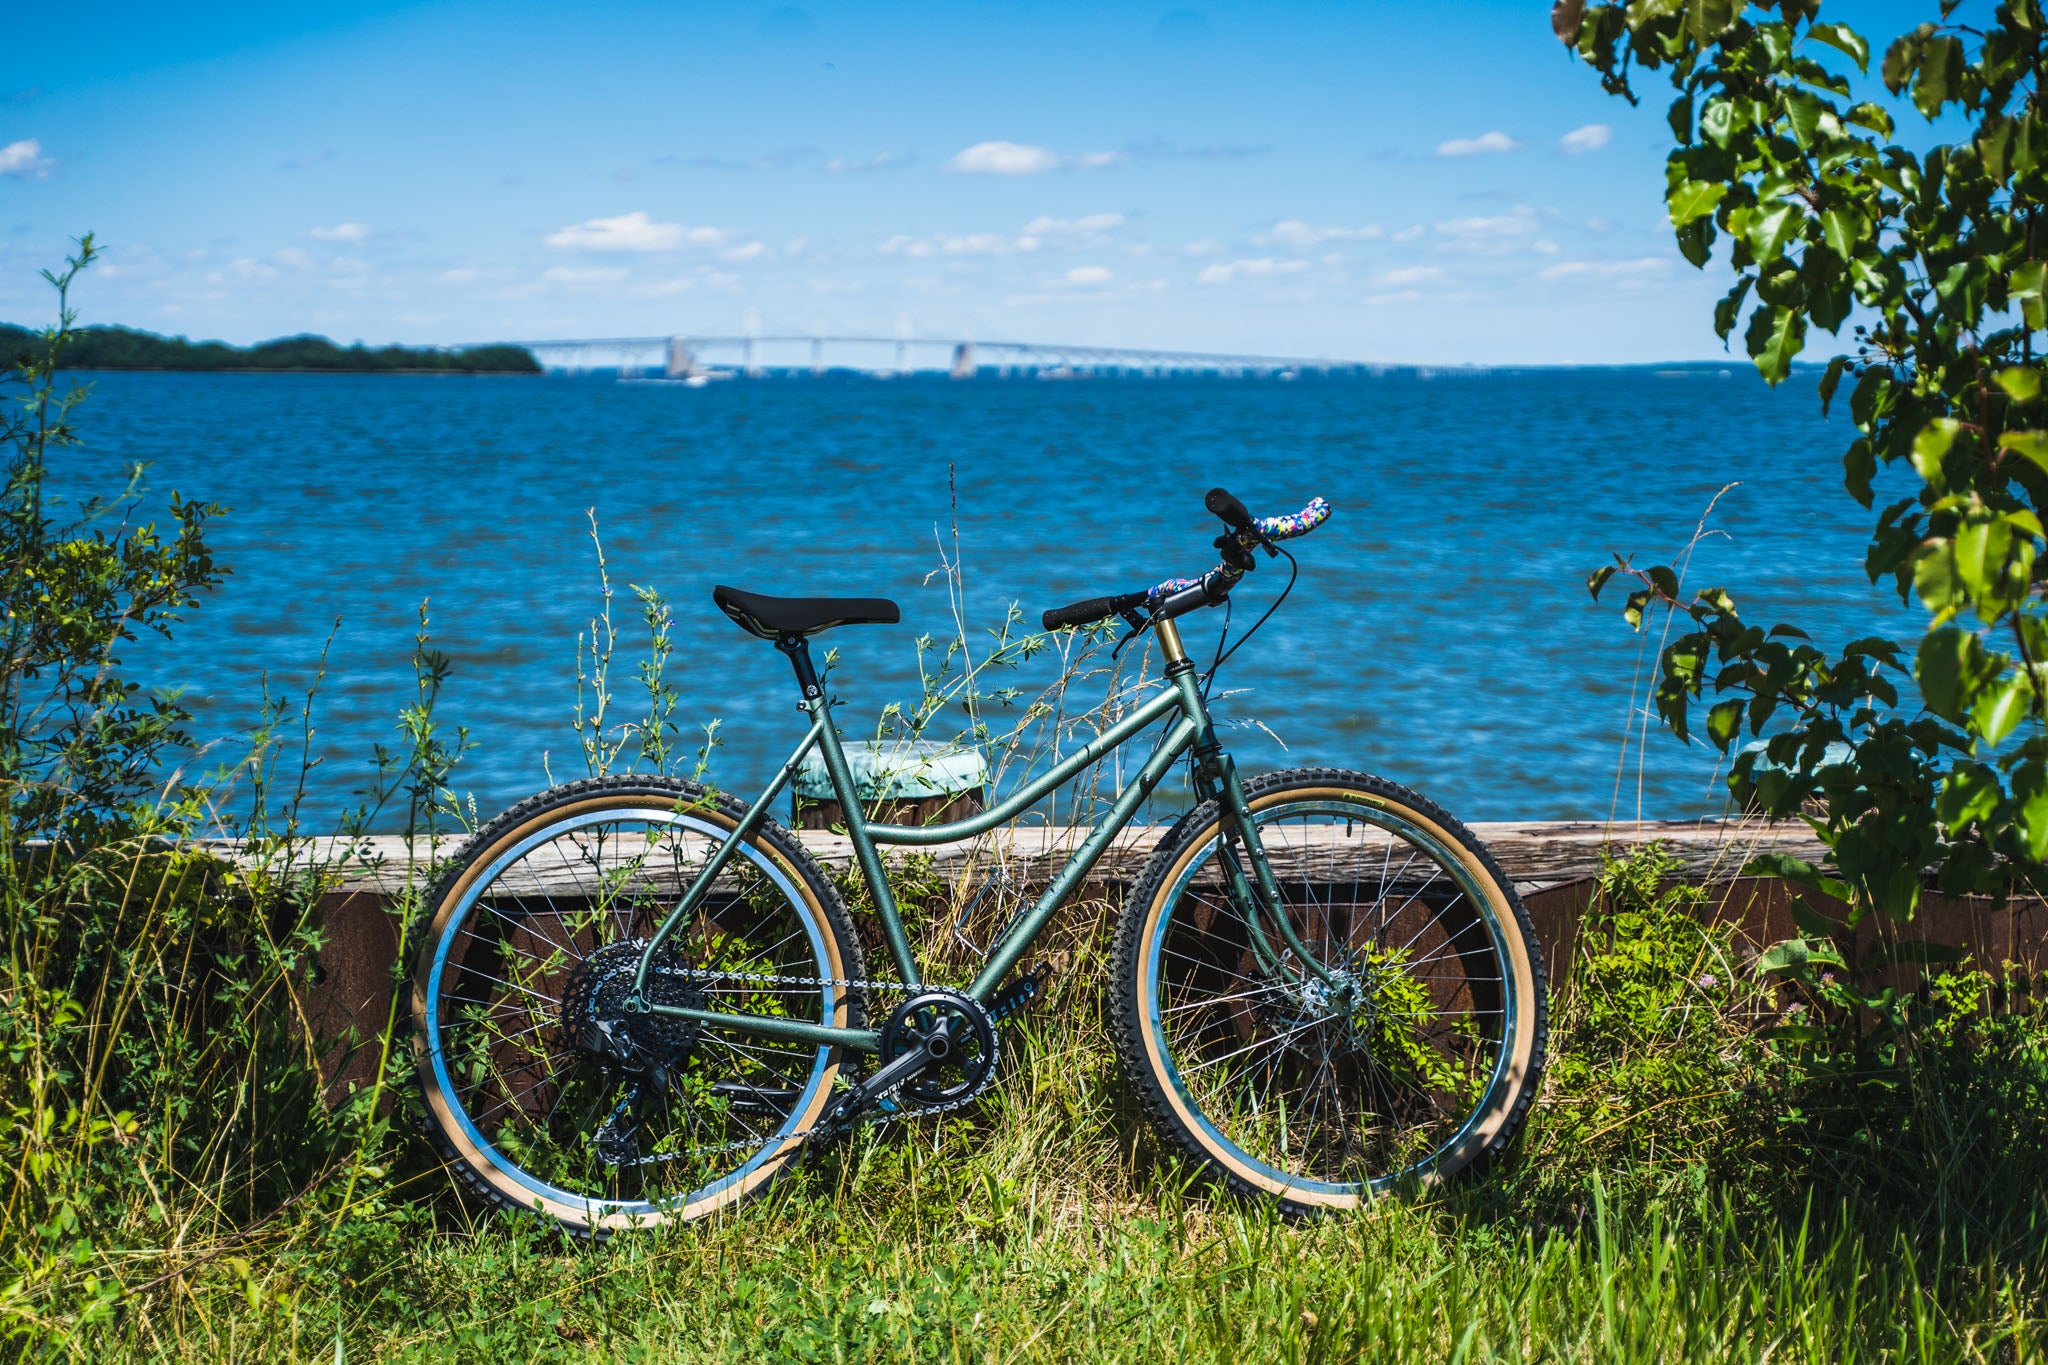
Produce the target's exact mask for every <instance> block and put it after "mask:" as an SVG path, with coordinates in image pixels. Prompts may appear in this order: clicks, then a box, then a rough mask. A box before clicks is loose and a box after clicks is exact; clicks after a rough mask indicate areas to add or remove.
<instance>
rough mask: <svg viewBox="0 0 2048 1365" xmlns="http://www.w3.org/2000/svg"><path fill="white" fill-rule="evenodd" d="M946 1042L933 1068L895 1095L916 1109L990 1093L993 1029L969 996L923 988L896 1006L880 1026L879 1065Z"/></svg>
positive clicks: (884, 1064)
mask: <svg viewBox="0 0 2048 1365" xmlns="http://www.w3.org/2000/svg"><path fill="white" fill-rule="evenodd" d="M942 1033H943V1035H944V1043H943V1046H942V1048H941V1049H940V1050H938V1051H937V1052H936V1053H935V1055H934V1057H933V1060H932V1064H931V1065H930V1066H929V1067H927V1068H926V1069H925V1070H924V1071H922V1072H920V1073H919V1074H918V1075H916V1076H913V1077H911V1078H910V1079H909V1080H907V1081H905V1082H904V1083H903V1084H902V1085H901V1086H900V1087H898V1089H897V1092H896V1093H897V1094H898V1095H900V1096H901V1097H902V1098H903V1099H904V1100H906V1101H908V1102H909V1103H910V1104H912V1105H916V1106H918V1107H920V1108H928V1107H935V1106H947V1107H950V1106H953V1105H958V1104H964V1103H966V1102H967V1101H968V1100H971V1099H973V1098H974V1097H975V1096H977V1095H979V1094H980V1093H981V1092H982V1091H983V1090H985V1089H987V1088H988V1085H989V1082H990V1081H992V1080H993V1079H995V1074H996V1027H995V1022H994V1020H993V1019H991V1018H990V1016H989V1012H988V1011H987V1010H986V1009H984V1008H983V1007H982V1006H981V1004H980V1002H979V1001H977V1000H975V999H974V998H973V997H972V996H969V995H966V994H963V993H962V992H960V991H954V990H947V989H945V988H943V987H937V986H927V987H925V988H923V989H922V990H920V991H918V992H917V993H916V994H915V995H912V996H911V997H910V999H908V1000H906V1001H904V1002H903V1003H902V1004H901V1005H898V1006H897V1007H896V1009H895V1011H894V1012H893V1013H891V1014H890V1016H889V1022H888V1023H886V1024H884V1025H883V1026H882V1050H881V1056H880V1058H879V1064H880V1065H882V1066H887V1065H888V1064H889V1063H890V1062H893V1061H895V1060H896V1059H897V1058H898V1057H901V1056H902V1055H903V1054H904V1053H906V1052H909V1051H911V1050H912V1049H914V1048H916V1049H930V1048H932V1045H933V1039H934V1038H935V1036H937V1035H939V1034H942Z"/></svg>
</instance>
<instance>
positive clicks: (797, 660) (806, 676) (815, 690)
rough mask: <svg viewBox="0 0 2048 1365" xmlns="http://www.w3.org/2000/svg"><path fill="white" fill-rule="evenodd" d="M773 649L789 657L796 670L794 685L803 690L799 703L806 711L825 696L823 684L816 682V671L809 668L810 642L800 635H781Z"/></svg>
mask: <svg viewBox="0 0 2048 1365" xmlns="http://www.w3.org/2000/svg"><path fill="white" fill-rule="evenodd" d="M775 647H776V648H777V649H779V650H781V651H782V652H783V653H784V654H786V655H788V656H789V662H790V665H791V666H792V667H794V668H795V669H796V685H797V686H798V687H800V688H802V689H803V693H804V699H803V701H802V703H801V705H802V706H803V708H804V709H805V710H806V711H808V710H810V709H811V707H812V706H813V705H814V704H815V703H816V702H817V701H818V699H819V698H821V697H823V696H824V695H825V687H824V684H822V683H820V682H819V681H818V670H817V669H815V668H813V667H812V666H811V642H810V641H809V640H808V639H806V638H805V637H803V636H801V635H781V636H777V637H776V640H775Z"/></svg>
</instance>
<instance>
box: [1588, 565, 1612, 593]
mask: <svg viewBox="0 0 2048 1365" xmlns="http://www.w3.org/2000/svg"><path fill="white" fill-rule="evenodd" d="M1615 571H1616V570H1615V566H1614V565H1612V564H1608V565H1605V566H1604V567H1601V568H1598V569H1595V570H1593V572H1592V573H1590V574H1588V575H1586V591H1587V592H1590V593H1592V594H1593V600H1594V601H1595V602H1597V601H1599V600H1600V589H1602V588H1604V587H1606V586H1607V580H1608V579H1610V578H1612V577H1614V575H1615Z"/></svg>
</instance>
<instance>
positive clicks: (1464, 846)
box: [1112, 769, 1548, 1213]
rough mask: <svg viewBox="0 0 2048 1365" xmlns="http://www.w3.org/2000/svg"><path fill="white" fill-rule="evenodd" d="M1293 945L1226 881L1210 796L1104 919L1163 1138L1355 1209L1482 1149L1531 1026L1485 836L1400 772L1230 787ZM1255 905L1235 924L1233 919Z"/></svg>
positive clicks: (1507, 1126) (1527, 983)
mask: <svg viewBox="0 0 2048 1365" xmlns="http://www.w3.org/2000/svg"><path fill="white" fill-rule="evenodd" d="M1245 794H1246V797H1247V801H1248V804H1249V806H1250V809H1251V813H1252V822H1253V824H1254V825H1255V826H1256V828H1257V830H1258V834H1259V842H1260V844H1261V845H1262V847H1263V848H1264V849H1265V851H1266V855H1267V859H1268V861H1269V863H1270V865H1271V868H1272V871H1273V876H1274V879H1275V881H1276V882H1277V883H1278V886H1279V890H1280V899H1281V902H1282V908H1283V909H1284V913H1285V914H1286V915H1287V916H1288V919H1289V922H1290V924H1291V926H1292V928H1293V930H1294V938H1295V939H1296V940H1298V942H1299V944H1300V947H1301V948H1302V949H1305V950H1306V955H1305V956H1304V954H1303V953H1302V952H1299V951H1297V950H1296V949H1295V948H1294V947H1292V946H1290V945H1289V944H1288V943H1287V942H1286V937H1285V936H1284V935H1283V934H1282V933H1281V932H1280V931H1279V928H1278V926H1277V925H1276V924H1273V923H1270V922H1267V921H1268V920H1269V919H1270V916H1269V915H1268V914H1267V913H1264V912H1260V913H1255V914H1251V915H1248V914H1247V913H1246V907H1245V906H1243V905H1242V904H1240V903H1239V899H1238V897H1237V896H1236V895H1235V894H1233V892H1232V891H1231V889H1230V887H1231V884H1232V881H1233V877H1232V876H1231V872H1232V868H1233V866H1235V867H1236V868H1240V869H1242V870H1243V871H1245V872H1246V873H1247V874H1249V872H1250V870H1251V869H1250V865H1249V863H1248V861H1247V859H1246V856H1245V853H1244V850H1243V847H1242V845H1241V843H1240V841H1239V840H1238V838H1237V837H1236V834H1235V828H1234V825H1233V823H1232V822H1230V821H1227V820H1226V819H1225V818H1224V816H1223V813H1222V811H1221V810H1220V809H1218V808H1217V806H1216V805H1215V804H1214V803H1211V804H1209V805H1207V806H1204V807H1202V808H1201V809H1199V810H1197V811H1196V812H1195V813H1194V816H1193V817H1192V818H1190V819H1188V820H1186V821H1185V822H1183V824H1182V825H1181V826H1180V828H1179V830H1178V837H1176V838H1174V839H1172V840H1170V841H1169V843H1168V844H1167V845H1165V846H1163V847H1161V848H1160V849H1159V850H1158V852H1156V853H1155V854H1154V855H1153V857H1152V860H1151V862H1150V863H1149V864H1148V865H1147V867H1146V870H1145V873H1144V875H1143V877H1142V878H1141V879H1140V881H1139V884H1138V886H1137V888H1136V889H1135V891H1134V892H1133V894H1132V896H1131V898H1130V900H1129V901H1128V902H1127V903H1126V905H1125V907H1124V910H1123V914H1122V917H1121V919H1120V920H1119V921H1118V924H1117V932H1116V949H1115V959H1114V973H1115V976H1114V982H1113V1004H1112V1013H1113V1025H1114V1034H1115V1040H1116V1046H1117V1051H1118V1055H1119V1058H1120V1060H1121V1061H1122V1063H1123V1067H1124V1071H1125V1074H1126V1075H1127V1076H1128V1077H1129V1078H1130V1079H1131V1082H1132V1084H1133V1087H1134V1088H1135V1089H1136V1091H1137V1094H1138V1097H1139V1099H1140V1101H1141V1102H1142V1104H1143V1106H1144V1108H1145V1111H1146V1113H1147V1116H1148V1117H1149V1118H1150V1119H1151V1121H1152V1123H1153V1125H1154V1126H1155V1127H1156V1128H1157V1129H1158V1130H1159V1132H1160V1134H1161V1135H1162V1136H1163V1137H1165V1138H1166V1139H1167V1140H1168V1141H1169V1142H1171V1143H1172V1144H1173V1145H1175V1146H1177V1147H1178V1148H1180V1149H1181V1150H1183V1151H1185V1152H1186V1153H1188V1154H1189V1155H1190V1156H1192V1157H1193V1158H1195V1160H1197V1161H1198V1162H1199V1163H1201V1165H1202V1166H1203V1167H1205V1168H1206V1169H1207V1170H1208V1172H1209V1173H1210V1174H1212V1175H1214V1176H1216V1177H1218V1178H1220V1179H1221V1180H1223V1181H1225V1182H1227V1183H1228V1184H1229V1185H1230V1186H1231V1187H1232V1188H1233V1189H1235V1190H1237V1191H1239V1192H1240V1193H1244V1194H1248V1195H1252V1196H1254V1197H1262V1198H1272V1199H1275V1200H1277V1201H1278V1202H1279V1203H1280V1204H1281V1206H1282V1207H1283V1208H1286V1209H1288V1210H1290V1211H1292V1212H1297V1213H1299V1212H1308V1211H1311V1210H1316V1209H1341V1208H1352V1207H1356V1206H1357V1205H1359V1204H1361V1203H1363V1202H1365V1201H1366V1200H1368V1199H1370V1198H1371V1197H1372V1196H1373V1195H1375V1194H1378V1193H1380V1192H1382V1191H1384V1190H1387V1189H1389V1188H1391V1187H1394V1186H1396V1185H1399V1184H1403V1183H1414V1184H1418V1185H1424V1186H1426V1185H1431V1184H1434V1183H1436V1182H1437V1181H1439V1180H1442V1179H1444V1178H1445V1177H1448V1176H1451V1175H1454V1174H1455V1173H1457V1172H1458V1171H1460V1170H1462V1169H1464V1168H1466V1167H1468V1166H1470V1165H1472V1164H1473V1163H1474V1162H1475V1161H1478V1160H1480V1159H1481V1158H1483V1157H1486V1156H1489V1155H1492V1154H1494V1153H1497V1152H1499V1151H1500V1150H1502V1149H1503V1148H1505V1147H1506V1145H1507V1144H1508V1142H1509V1141H1510V1140H1511V1139H1512V1138H1513V1136H1514V1134H1515V1131H1516V1130H1517V1129H1518V1128H1519V1127H1520V1126H1521V1123H1522V1120H1523V1119H1524V1117H1525V1116H1526V1115H1527V1113H1528V1109H1529V1105H1530V1102H1531V1100H1532V1099H1533V1098H1534V1096H1535V1093H1536V1088H1537V1083H1538V1081H1539V1079H1540V1077H1541V1073H1542V1069H1543V1049H1544V1041H1545V1035H1546V1032H1547V1029H1548V1018H1547V1015H1548V1004H1547V1001H1546V998H1545V992H1544V979H1543V962H1542V959H1541V957H1540V956H1539V955H1538V953H1537V950H1536V938H1535V934H1534V931H1533V930H1532V929H1531V928H1530V924H1529V917H1528V913H1527V911H1525V910H1524V909H1523V908H1522V903H1521V901H1520V900H1519V899H1518V898H1517V897H1516V895H1515V890H1514V887H1513V885H1512V884H1511V883H1509V882H1508V880H1507V878H1506V877H1504V876H1503V875H1502V874H1501V871H1500V868H1499V867H1498V866H1497V865H1495V863H1494V861H1493V859H1492V858H1491V857H1489V856H1488V855H1487V853H1486V850H1485V849H1484V848H1483V847H1481V845H1480V844H1479V842H1478V841H1477V840H1476V839H1474V838H1473V837H1472V835H1471V834H1470V833H1469V832H1468V831H1467V830H1466V829H1465V828H1464V827H1463V826H1462V825H1460V824H1459V823H1458V822H1457V821H1455V820H1453V819H1452V818H1451V817H1450V816H1448V815H1446V814H1445V813H1444V812H1443V811H1441V810H1439V809H1437V807H1435V806H1434V805H1432V804H1430V803H1429V802H1428V801H1425V800H1423V799H1422V798H1421V797H1419V796H1417V795H1416V794H1415V793H1413V792H1410V791H1408V790H1406V789H1405V788H1402V787H1398V786H1395V785H1394V784H1393V783H1391V782H1385V781H1382V780H1380V779H1379V778H1376V777H1371V776H1368V775H1366V774H1364V773H1354V772H1342V771H1337V770H1333V769H1296V770H1292V771H1289V772H1282V773H1275V774H1272V775H1270V776H1267V777H1263V778H1258V779H1254V780H1253V781H1251V782H1249V783H1247V784H1246V786H1245ZM1255 920H1256V921H1259V923H1256V924H1255V923H1253V922H1252V921H1255Z"/></svg>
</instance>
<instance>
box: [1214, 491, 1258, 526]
mask: <svg viewBox="0 0 2048 1365" xmlns="http://www.w3.org/2000/svg"><path fill="white" fill-rule="evenodd" d="M1202 505H1203V506H1204V507H1206V508H1208V509H1209V510H1210V511H1211V512H1214V513H1215V514H1216V515H1217V516H1219V517H1221V518H1223V524H1224V525H1226V526H1228V527H1229V528H1230V529H1231V530H1233V531H1242V530H1244V529H1245V528H1246V527H1248V526H1250V525H1251V524H1252V514H1251V513H1249V512H1247V511H1245V510H1244V504H1243V503H1241V502H1239V501H1238V500H1237V499H1236V498H1233V497H1232V496H1230V494H1229V493H1228V492H1226V491H1225V490H1223V489H1221V488H1212V489H1210V490H1209V495H1208V496H1207V497H1205V498H1203V499H1202Z"/></svg>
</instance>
